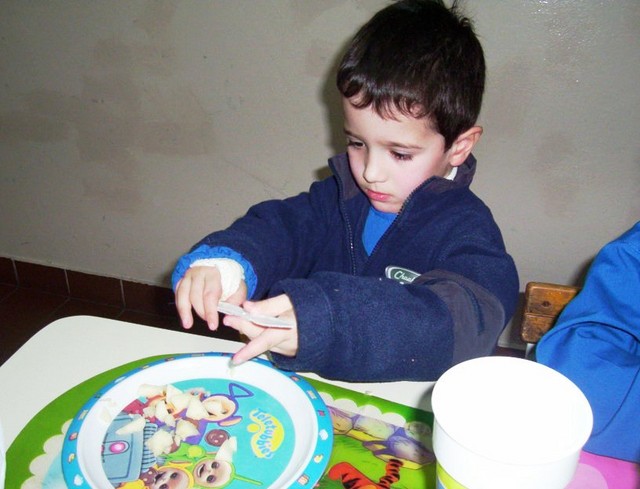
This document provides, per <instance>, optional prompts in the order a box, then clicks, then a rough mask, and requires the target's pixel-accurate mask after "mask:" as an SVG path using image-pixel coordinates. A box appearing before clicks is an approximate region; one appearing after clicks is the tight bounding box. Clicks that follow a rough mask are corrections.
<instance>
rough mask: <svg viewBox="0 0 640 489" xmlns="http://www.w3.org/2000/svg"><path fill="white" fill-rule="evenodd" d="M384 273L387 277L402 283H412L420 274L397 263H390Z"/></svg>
mask: <svg viewBox="0 0 640 489" xmlns="http://www.w3.org/2000/svg"><path fill="white" fill-rule="evenodd" d="M384 273H385V275H386V276H387V278H390V279H393V280H397V281H398V282H400V283H401V284H410V283H411V282H413V281H414V280H415V279H416V278H418V277H419V276H420V274H419V273H418V272H414V271H413V270H409V269H408V268H402V267H396V266H395V265H389V266H388V267H387V268H385V270H384Z"/></svg>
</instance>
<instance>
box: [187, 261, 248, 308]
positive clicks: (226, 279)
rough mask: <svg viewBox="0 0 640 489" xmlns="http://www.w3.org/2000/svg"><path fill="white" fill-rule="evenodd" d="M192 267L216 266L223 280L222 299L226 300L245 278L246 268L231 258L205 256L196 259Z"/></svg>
mask: <svg viewBox="0 0 640 489" xmlns="http://www.w3.org/2000/svg"><path fill="white" fill-rule="evenodd" d="M191 267H216V268H217V269H218V271H219V272H220V281H221V282H222V295H221V296H220V300H222V301H226V300H227V299H228V298H229V297H230V296H232V295H233V294H235V293H236V291H237V290H238V287H240V282H241V281H242V280H244V269H243V268H242V265H240V264H239V263H238V262H237V261H235V260H232V259H230V258H203V259H202V260H196V261H194V262H193V263H192V264H191V265H190V267H189V268H191Z"/></svg>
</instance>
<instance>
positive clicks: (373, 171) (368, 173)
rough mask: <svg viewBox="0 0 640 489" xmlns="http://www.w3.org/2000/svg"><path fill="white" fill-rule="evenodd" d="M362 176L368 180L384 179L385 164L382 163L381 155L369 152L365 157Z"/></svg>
mask: <svg viewBox="0 0 640 489" xmlns="http://www.w3.org/2000/svg"><path fill="white" fill-rule="evenodd" d="M362 178H364V179H365V180H366V181H367V182H369V183H373V182H380V181H382V180H384V166H383V164H382V161H381V158H380V156H375V155H372V154H371V153H369V154H368V155H367V157H366V158H365V162H364V171H363V172H362Z"/></svg>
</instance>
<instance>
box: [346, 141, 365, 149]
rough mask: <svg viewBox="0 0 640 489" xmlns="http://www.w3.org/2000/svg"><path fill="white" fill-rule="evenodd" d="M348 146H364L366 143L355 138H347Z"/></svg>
mask: <svg viewBox="0 0 640 489" xmlns="http://www.w3.org/2000/svg"><path fill="white" fill-rule="evenodd" d="M347 146H351V147H352V148H362V147H363V146H364V145H363V144H362V143H361V142H360V141H354V140H353V139H347Z"/></svg>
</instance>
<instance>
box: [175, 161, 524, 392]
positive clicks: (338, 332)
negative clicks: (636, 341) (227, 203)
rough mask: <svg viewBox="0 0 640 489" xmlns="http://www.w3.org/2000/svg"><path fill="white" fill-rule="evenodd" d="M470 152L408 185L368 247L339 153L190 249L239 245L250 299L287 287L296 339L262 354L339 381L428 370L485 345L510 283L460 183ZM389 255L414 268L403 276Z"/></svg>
mask: <svg viewBox="0 0 640 489" xmlns="http://www.w3.org/2000/svg"><path fill="white" fill-rule="evenodd" d="M475 164H476V162H475V158H474V157H473V156H470V157H469V158H468V159H467V161H466V162H465V163H464V164H463V165H462V166H460V167H459V168H458V172H457V174H456V177H455V179H454V180H453V181H450V180H447V179H444V178H439V177H432V178H430V179H429V180H427V181H426V182H424V183H423V184H422V185H421V186H420V187H418V188H417V189H416V190H415V191H414V192H413V193H412V194H411V196H410V197H409V198H408V199H407V201H406V202H405V204H404V206H403V208H402V210H401V212H400V213H399V214H398V216H397V218H396V219H395V221H394V222H393V223H392V225H391V226H390V227H389V229H388V230H387V231H386V233H385V234H384V235H383V236H382V237H381V238H380V240H379V242H378V244H377V245H376V247H375V248H374V250H373V251H372V253H371V255H370V256H368V255H367V253H366V251H365V249H364V246H363V244H362V239H361V237H362V232H363V228H364V224H365V220H366V217H367V213H368V211H369V207H370V204H369V201H368V200H367V198H366V197H365V195H364V194H363V193H362V192H361V191H360V189H359V188H358V187H357V185H356V183H355V181H354V180H353V178H352V175H351V172H350V169H349V162H348V158H347V155H346V154H341V155H338V156H335V157H334V158H332V159H331V160H330V161H329V165H330V167H331V169H332V170H333V173H334V176H333V177H330V178H327V179H325V180H322V181H319V182H315V183H314V184H312V186H311V188H310V190H309V191H308V192H304V193H301V194H299V195H297V196H295V197H291V198H288V199H285V200H270V201H266V202H262V203H260V204H257V205H255V206H253V207H251V208H250V209H249V211H248V212H247V214H246V215H245V216H244V217H242V218H240V219H238V220H237V221H236V222H234V223H233V224H232V225H231V226H230V227H229V228H227V229H225V230H223V231H218V232H214V233H212V234H210V235H209V236H207V237H206V238H204V239H203V240H202V241H201V242H199V243H198V244H196V245H195V246H194V249H195V248H197V247H200V246H201V245H203V244H204V245H208V246H211V247H220V246H222V247H228V248H231V249H233V250H235V251H236V252H238V253H240V254H241V255H242V256H243V257H244V258H245V259H246V260H247V261H248V262H249V263H250V264H251V266H252V267H253V270H254V271H255V274H256V276H257V284H256V289H255V292H254V294H253V296H252V298H253V299H261V298H265V297H267V296H274V295H278V294H282V293H285V294H287V295H288V296H289V298H290V299H291V302H292V303H293V306H294V310H295V314H296V318H297V322H298V330H299V347H298V353H297V355H296V356H295V357H293V358H289V357H285V356H282V355H278V354H272V359H273V361H274V362H275V363H276V365H278V366H279V367H281V368H284V369H288V370H296V371H300V372H305V371H313V372H316V373H317V374H319V375H321V376H323V377H326V378H332V379H341V380H347V381H395V380H436V379H437V378H438V377H439V376H440V375H441V374H442V373H443V372H444V371H445V370H447V369H448V368H449V367H451V366H452V365H454V364H456V363H459V362H461V361H464V360H467V359H469V358H473V357H477V356H482V355H488V354H491V353H492V352H493V350H494V348H495V346H496V343H497V339H498V336H499V335H500V333H501V331H502V330H503V328H504V326H505V324H506V322H507V320H508V319H509V318H510V317H511V315H512V314H513V311H514V307H515V303H516V298H517V295H518V276H517V272H516V268H515V265H514V263H513V260H512V259H511V257H510V256H509V255H508V254H507V252H506V251H505V247H504V243H503V240H502V236H501V233H500V230H499V229H498V226H497V225H496V223H495V221H494V220H493V217H492V215H491V212H490V211H489V209H488V207H487V206H486V205H485V204H484V203H483V202H482V201H481V200H480V199H479V198H478V197H477V196H476V195H474V194H473V192H471V190H470V189H469V185H470V183H471V181H472V178H473V174H474V172H475ZM198 258H202V256H201V254H200V255H199V256H198ZM388 267H400V268H402V269H406V270H409V271H412V272H415V277H416V278H415V279H414V280H413V281H412V282H410V283H401V282H400V281H398V280H395V279H394V278H390V277H393V276H394V274H393V273H392V272H391V269H389V268H388ZM403 275H404V277H405V279H406V277H407V276H408V275H412V274H410V273H408V274H407V273H405V274H403ZM178 278H179V277H178ZM406 281H407V280H405V282H406Z"/></svg>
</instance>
